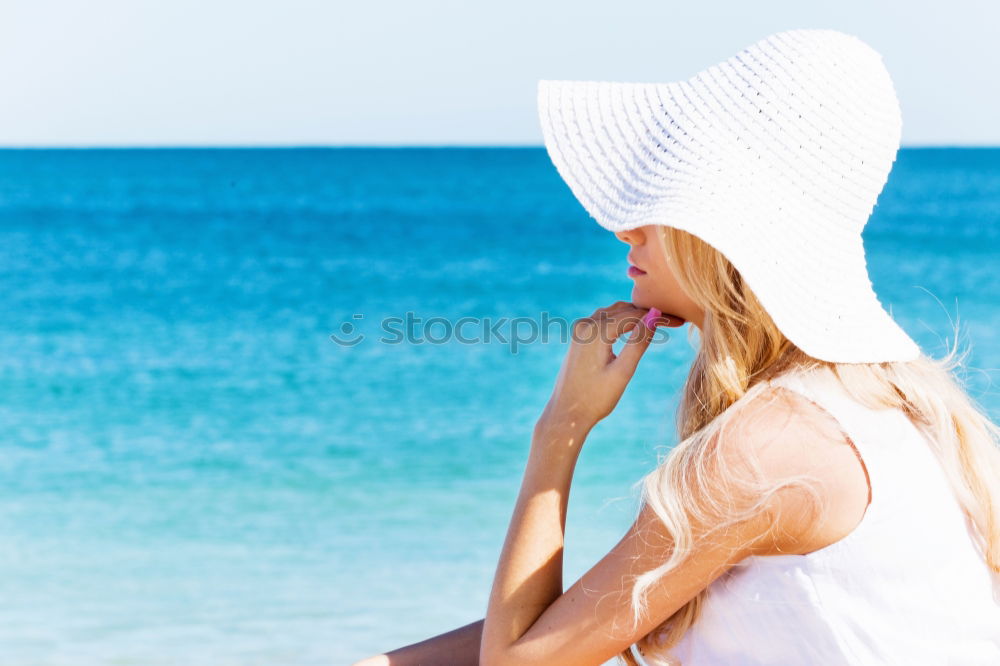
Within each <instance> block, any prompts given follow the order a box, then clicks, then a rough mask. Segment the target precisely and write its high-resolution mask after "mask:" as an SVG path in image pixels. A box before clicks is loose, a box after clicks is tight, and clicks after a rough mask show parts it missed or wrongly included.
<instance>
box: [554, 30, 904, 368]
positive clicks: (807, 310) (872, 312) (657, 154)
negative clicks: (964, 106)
mask: <svg viewBox="0 0 1000 666" xmlns="http://www.w3.org/2000/svg"><path fill="white" fill-rule="evenodd" d="M538 111H539V116H540V120H541V126H542V133H543V136H544V141H545V147H546V149H547V151H548V154H549V157H550V158H551V160H552V162H553V164H554V165H555V167H556V169H557V170H558V172H559V174H560V176H562V178H563V180H565V181H566V183H567V184H568V185H569V187H570V189H571V190H572V192H573V194H574V195H575V196H576V198H577V199H578V200H579V201H580V203H581V204H582V205H583V207H584V208H585V209H586V210H587V212H588V213H589V214H590V215H591V217H593V218H594V219H595V220H597V222H598V223H599V224H600V225H601V226H603V227H604V228H606V229H608V230H610V231H625V230H628V229H634V228H636V227H639V226H643V225H646V224H662V225H667V226H672V227H676V228H679V229H683V230H685V231H687V232H689V233H691V234H694V235H696V236H698V237H699V238H701V239H702V240H704V241H706V242H707V243H709V244H710V245H712V246H713V247H715V248H716V249H718V250H719V251H720V252H722V253H723V254H724V255H725V256H726V258H727V259H729V261H731V262H732V263H733V265H734V266H735V267H736V269H737V270H738V271H739V272H740V274H741V275H742V277H743V279H744V280H745V281H746V283H747V284H748V285H749V287H750V288H751V289H752V290H753V292H754V293H755V294H756V295H757V297H758V298H759V299H760V301H761V304H762V305H763V306H764V308H765V309H766V310H767V312H768V314H770V316H771V318H772V319H773V320H774V323H775V324H776V325H777V326H778V328H779V329H780V330H781V331H782V333H783V334H784V335H785V336H786V337H788V339H789V340H791V341H792V342H793V343H794V344H795V345H796V346H798V347H799V348H800V349H802V350H803V351H804V352H806V353H807V354H809V355H810V356H813V357H815V358H818V359H822V360H826V361H832V362H840V363H877V362H885V361H908V360H913V359H915V358H917V357H918V356H919V355H920V348H919V347H918V346H917V344H916V343H915V342H914V341H913V340H912V339H911V338H910V337H909V336H908V335H907V334H906V332H905V331H903V329H902V328H900V326H899V325H898V324H897V323H896V322H895V321H894V320H893V318H892V316H891V314H890V313H889V312H887V311H886V310H885V309H884V308H883V306H882V304H881V303H880V302H879V300H878V297H877V296H876V294H875V291H874V290H873V288H872V283H871V279H870V277H869V275H868V269H867V265H866V261H865V250H864V245H863V243H862V238H861V232H862V229H863V228H864V226H865V224H866V222H867V221H868V218H869V216H870V215H871V213H872V210H873V209H874V207H875V202H876V200H877V198H878V195H879V193H880V192H881V191H882V188H883V187H884V185H885V183H886V181H887V179H888V176H889V172H890V170H891V169H892V165H893V163H894V162H895V159H896V153H897V151H898V149H899V142H900V135H901V129H902V119H901V116H900V108H899V101H898V100H897V98H896V93H895V90H894V88H893V84H892V80H891V79H890V77H889V73H888V72H887V71H886V68H885V65H884V64H883V62H882V57H881V56H880V55H879V54H878V52H876V51H875V50H874V49H872V48H871V47H870V46H868V45H867V44H865V43H864V42H863V41H861V40H860V39H858V38H857V37H854V36H851V35H847V34H844V33H842V32H838V31H835V30H787V31H783V32H778V33H775V34H772V35H770V36H768V37H765V38H764V39H761V40H760V41H758V42H756V43H754V44H752V45H750V46H748V47H746V48H745V49H743V50H742V51H740V52H739V53H737V54H736V55H734V56H732V57H730V58H729V59H727V60H725V61H723V62H721V63H719V64H716V65H713V66H711V67H708V68H706V69H704V70H702V71H700V72H698V73H697V74H695V75H694V76H692V77H691V78H689V79H687V80H685V81H674V82H668V83H625V82H611V81H550V80H542V81H539V83H538Z"/></svg>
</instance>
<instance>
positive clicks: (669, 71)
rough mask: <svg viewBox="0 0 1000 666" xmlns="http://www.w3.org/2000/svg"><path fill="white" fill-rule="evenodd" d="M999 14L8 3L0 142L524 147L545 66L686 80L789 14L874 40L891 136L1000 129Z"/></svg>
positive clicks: (792, 4)
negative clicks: (897, 105) (896, 112)
mask: <svg viewBox="0 0 1000 666" xmlns="http://www.w3.org/2000/svg"><path fill="white" fill-rule="evenodd" d="M998 25H1000V4H997V3H993V2H985V1H984V0H953V1H952V2H947V3H945V2H941V1H940V0H936V1H934V2H930V1H927V0H909V1H902V0H894V1H893V2H880V1H879V0H841V1H839V2H824V3H817V2H803V0H757V1H755V2H747V1H731V2H713V1H710V0H688V2H684V3H681V2H674V1H669V2H668V1H660V2H652V1H649V0H615V2H611V1H610V0H605V1H603V2H594V1H591V0H552V1H548V2H546V1H545V0H504V1H503V2H500V1H494V2H475V1H474V0H462V1H458V0H356V1H355V2H351V3H347V2H343V1H342V0H332V1H331V0H324V1H321V0H280V1H278V0H239V1H237V0H156V1H155V2H154V1H150V0H87V1H86V2H83V1H82V0H3V2H2V4H0V90H2V91H3V99H2V102H0V145H5V146H11V145H74V146H75V145H171V144H181V145H204V144H208V145H231V144H239V145H275V144H278V145H304V144H309V145H314V144H315V145H340V144H351V145H357V144H370V145H396V144H419V145H425V144H448V145H466V144H500V145H511V144H514V145H524V144H535V145H537V144H540V142H541V131H540V129H539V127H538V121H537V118H536V115H535V86H536V83H537V81H538V79H602V80H621V81H670V80H677V79H683V78H687V77H688V76H690V75H691V74H693V73H694V72H696V71H697V70H699V69H701V68H703V67H705V66H708V65H711V64H714V63H715V62H718V61H720V60H722V59H724V58H727V57H728V56H730V55H732V54H733V53H735V52H736V51H737V50H739V49H740V48H743V47H744V46H746V45H748V44H750V43H752V42H754V41H756V40H757V39H760V38H761V37H763V36H765V35H767V34H769V33H772V32H776V31H778V30H784V29H788V28H835V29H838V30H843V31H845V32H849V33H852V34H856V35H857V36H859V37H861V38H862V39H864V40H865V41H867V42H868V43H870V44H871V45H872V46H874V47H875V48H876V49H877V50H879V51H880V52H881V53H882V54H883V57H884V58H885V61H886V64H887V65H888V67H889V70H890V72H891V73H892V75H893V78H894V80H895V82H896V87H897V90H898V92H899V95H900V99H901V103H902V106H903V143H904V145H930V144H934V145H940V144H948V145H966V144H1000V122H998V117H1000V113H998V112H1000V85H998V83H997V81H998V71H1000V55H998V49H996V47H995V43H996V39H997V37H998V36H1000V32H998V28H997V26H998Z"/></svg>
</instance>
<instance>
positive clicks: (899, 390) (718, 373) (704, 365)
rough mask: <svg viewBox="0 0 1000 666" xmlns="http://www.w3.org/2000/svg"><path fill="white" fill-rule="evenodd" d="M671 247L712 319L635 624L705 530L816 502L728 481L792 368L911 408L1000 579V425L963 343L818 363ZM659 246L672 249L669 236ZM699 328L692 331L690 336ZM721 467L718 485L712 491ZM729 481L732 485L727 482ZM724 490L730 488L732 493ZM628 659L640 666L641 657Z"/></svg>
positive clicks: (672, 630) (745, 294)
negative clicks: (754, 421)
mask: <svg viewBox="0 0 1000 666" xmlns="http://www.w3.org/2000/svg"><path fill="white" fill-rule="evenodd" d="M662 230H663V232H664V233H663V238H662V242H663V243H664V245H665V249H666V251H667V253H668V255H669V256H671V257H673V258H676V260H675V261H674V262H673V264H674V266H675V272H676V273H677V280H678V282H679V283H680V285H681V288H682V289H683V290H684V291H685V292H686V293H687V294H688V295H689V296H690V298H691V299H692V300H694V301H695V302H696V303H698V304H699V305H700V306H701V307H702V308H703V309H704V311H705V320H704V326H703V330H702V331H701V340H700V344H699V345H698V349H697V355H696V358H695V360H694V362H693V363H692V366H691V370H690V373H689V374H688V378H687V382H686V384H685V387H684V392H683V396H682V398H681V402H680V406H679V409H678V413H677V430H678V440H679V443H678V444H677V445H676V446H675V447H673V448H672V449H671V450H670V451H669V453H668V454H667V455H666V456H665V457H663V458H662V459H661V461H660V463H659V464H658V465H657V467H656V468H655V469H654V470H653V471H652V472H650V473H649V474H648V475H647V476H646V477H645V478H643V479H642V481H641V482H640V483H641V486H642V498H641V503H640V510H641V509H642V505H646V506H648V507H650V508H651V509H652V510H653V511H654V512H655V514H656V515H657V516H658V517H659V519H660V520H662V522H663V524H664V525H665V527H666V529H667V531H668V532H669V534H670V536H671V553H670V555H669V557H668V558H667V560H666V561H665V562H664V563H663V564H662V565H660V566H658V567H657V568H655V569H653V570H651V571H649V572H646V573H644V574H642V575H640V576H638V577H637V579H636V581H635V587H634V589H633V594H632V609H633V615H634V617H633V621H634V622H636V623H637V622H638V621H639V618H641V617H642V616H644V614H645V613H646V609H647V604H646V593H647V591H648V589H649V588H650V587H651V586H652V585H653V584H654V583H655V582H656V581H657V580H658V579H660V578H661V577H662V576H664V575H665V574H666V573H668V572H669V571H671V570H672V569H673V568H675V567H676V566H678V565H679V564H680V563H682V562H683V561H684V560H685V559H686V558H687V557H688V555H689V553H690V552H691V551H692V549H693V547H694V539H695V533H694V529H693V524H695V523H697V524H699V525H716V526H718V528H719V529H724V528H725V527H726V526H727V525H731V524H733V523H735V522H737V521H738V520H742V519H744V518H746V517H749V516H750V515H753V513H754V512H757V511H761V510H762V509H763V506H764V503H765V502H766V500H767V499H768V498H769V497H770V496H771V495H772V494H773V493H774V492H776V491H777V490H778V489H779V488H781V487H788V486H790V485H796V486H801V487H803V488H804V489H805V490H806V491H807V492H808V494H811V495H812V496H814V497H816V496H818V495H817V493H815V492H814V491H812V490H810V488H809V482H808V479H804V478H803V479H793V480H786V481H784V482H783V483H782V484H779V485H778V486H773V485H772V486H768V487H758V486H754V487H748V486H747V484H746V483H745V482H737V481H736V480H735V479H734V480H733V483H722V484H721V486H720V484H719V476H717V473H718V472H719V471H722V472H725V469H726V468H725V464H724V463H722V462H721V456H720V455H719V451H720V449H719V446H718V440H719V439H720V438H719V437H717V436H716V435H719V434H720V433H721V432H722V431H723V430H724V427H725V426H726V423H727V421H728V420H729V419H730V417H731V415H732V414H734V413H735V411H736V409H738V408H739V406H740V405H742V404H747V403H748V401H750V400H752V399H753V398H754V397H755V396H757V395H759V394H760V393H761V392H762V389H764V388H766V385H767V382H766V381H765V380H766V379H768V378H771V377H774V376H776V375H778V374H780V373H782V372H783V371H785V370H789V369H792V368H801V367H806V368H808V367H818V366H826V367H828V368H830V369H832V370H833V371H834V373H835V374H836V376H837V377H839V379H840V381H841V382H842V384H843V385H844V387H845V388H846V389H847V390H848V392H849V393H850V394H851V395H852V396H853V397H855V398H856V399H857V400H859V401H860V402H862V403H863V404H865V405H868V406H871V407H874V408H883V407H884V408H899V409H901V410H902V411H903V413H904V414H906V416H907V417H908V418H909V419H910V420H911V421H912V422H913V423H914V424H915V425H916V426H917V427H918V428H920V429H921V430H922V431H923V432H924V433H925V434H927V435H928V439H929V441H930V442H931V443H932V445H933V446H934V447H935V450H934V453H935V454H936V456H937V458H938V460H939V461H940V462H941V465H942V467H943V469H944V471H945V473H946V475H947V478H948V481H949V483H950V485H951V487H952V489H953V490H954V493H955V495H956V497H957V498H958V500H959V502H960V504H961V506H962V508H963V510H964V511H965V513H966V514H967V516H968V517H969V518H970V519H971V523H972V525H973V526H974V528H975V540H976V547H977V548H978V549H979V552H980V553H981V554H982V555H983V557H984V560H985V561H986V563H987V564H988V566H989V568H990V570H991V571H992V573H993V575H994V580H1000V448H998V442H1000V427H998V426H997V425H996V424H995V423H993V422H992V421H991V420H990V419H989V418H988V416H987V415H986V413H985V410H984V409H983V408H981V407H980V406H979V405H977V404H976V403H975V402H974V401H973V400H972V399H971V397H970V396H969V395H968V394H967V392H966V390H965V388H964V387H963V385H962V383H961V382H960V380H959V378H958V376H957V375H956V374H955V372H954V371H955V370H956V369H957V368H961V367H963V365H962V363H963V361H964V357H965V353H967V352H965V353H962V354H961V355H960V354H958V347H957V339H958V335H957V331H956V335H955V344H954V345H952V347H951V348H950V350H949V352H948V353H947V354H946V355H945V356H944V357H943V358H941V359H937V360H936V359H932V358H929V357H927V356H926V355H921V356H920V357H919V358H918V359H916V360H914V361H907V362H884V363H830V362H827V361H822V360H818V359H815V358H812V357H810V356H808V355H806V354H805V353H804V352H802V351H801V350H800V349H799V348H797V347H796V346H795V345H793V344H792V343H791V342H790V341H789V340H788V339H787V338H786V337H785V336H784V335H783V334H782V333H781V332H780V331H779V330H778V328H777V327H776V326H775V325H774V322H773V321H772V320H771V318H770V317H769V316H768V314H767V312H766V311H765V310H764V308H763V307H762V306H761V304H760V302H759V301H758V300H757V298H756V296H755V295H754V294H753V292H752V291H751V290H750V289H749V288H748V287H747V285H745V284H744V283H743V280H742V278H741V276H740V274H739V272H738V271H737V270H736V268H735V267H734V266H733V265H732V264H731V263H730V262H729V261H728V260H727V259H726V258H725V257H724V256H723V255H722V254H721V253H720V252H719V251H717V250H716V249H715V248H713V247H712V246H711V245H709V244H708V243H706V242H704V241H702V240H701V239H699V238H698V237H696V236H694V235H692V234H689V233H687V232H685V231H682V230H678V229H675V228H673V227H663V228H662ZM657 242H660V240H659V239H657ZM691 332H692V331H690V330H689V334H690V333H691ZM708 470H713V471H714V473H715V474H716V476H713V477H712V479H713V483H712V485H714V487H710V484H709V483H708V482H707V478H708V477H707V471H708ZM723 478H724V479H725V476H723ZM720 488H721V490H720ZM729 491H733V492H739V491H745V492H746V493H747V494H746V496H747V497H757V498H759V499H758V501H756V502H751V503H750V504H749V507H748V508H746V510H745V511H743V512H742V513H741V514H740V515H739V516H734V515H733V512H734V509H733V502H732V501H731V499H732V498H731V497H725V496H723V495H726V494H727V492H729ZM706 593H707V590H702V591H701V592H699V593H698V594H697V595H696V596H695V597H694V598H693V599H691V600H690V601H688V602H687V603H686V604H685V605H684V606H683V607H681V608H680V609H679V610H678V611H677V612H675V613H674V614H673V615H671V616H670V617H669V618H666V619H665V620H664V621H663V622H661V623H660V624H659V625H658V626H657V627H656V629H654V630H653V631H651V632H650V633H649V634H647V635H646V636H645V637H644V638H643V639H642V640H640V641H639V642H638V647H640V648H641V650H642V652H643V654H644V656H646V660H647V661H648V662H649V663H651V664H667V665H669V664H671V663H674V662H672V661H671V659H670V656H669V650H670V648H671V647H673V646H675V645H676V644H677V643H678V642H679V641H680V639H681V637H682V636H683V635H684V634H685V632H686V631H687V630H688V629H689V628H690V627H691V625H692V624H694V623H695V622H696V621H697V619H698V615H699V611H700V608H701V606H702V603H703V600H704V597H705V595H706ZM619 659H620V660H622V661H624V662H625V663H626V664H629V665H630V666H636V663H637V662H636V660H635V658H634V657H633V656H632V654H631V652H630V651H629V650H626V651H624V652H622V653H621V654H620V655H619Z"/></svg>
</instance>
